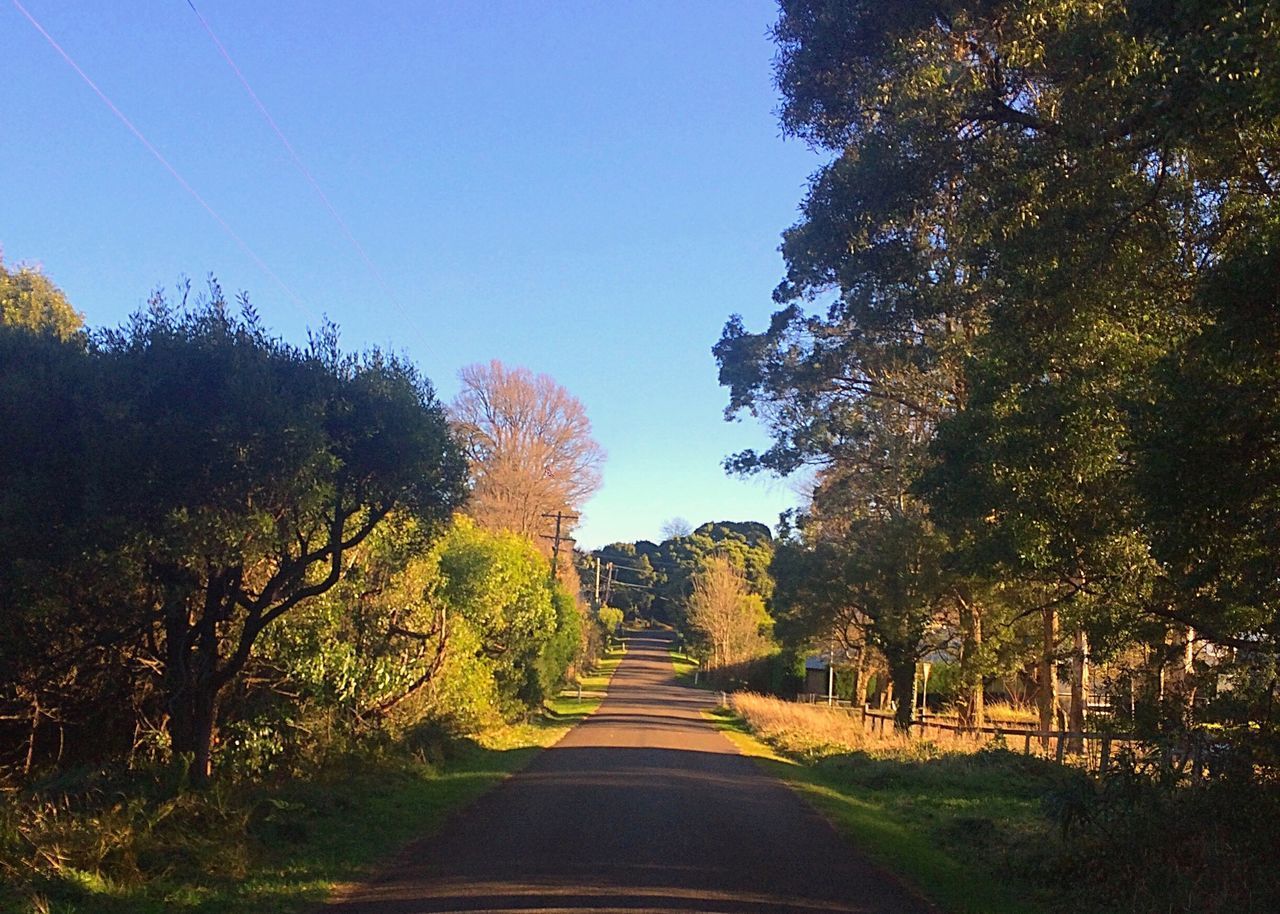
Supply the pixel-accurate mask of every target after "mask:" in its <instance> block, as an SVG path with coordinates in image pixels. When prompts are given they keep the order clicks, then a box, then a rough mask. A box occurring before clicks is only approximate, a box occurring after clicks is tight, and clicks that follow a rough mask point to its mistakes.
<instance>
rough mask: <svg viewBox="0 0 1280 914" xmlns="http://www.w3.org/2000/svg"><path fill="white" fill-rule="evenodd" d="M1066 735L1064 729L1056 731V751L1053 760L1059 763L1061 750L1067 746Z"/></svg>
mask: <svg viewBox="0 0 1280 914" xmlns="http://www.w3.org/2000/svg"><path fill="white" fill-rule="evenodd" d="M1066 736H1067V734H1066V731H1064V730H1059V731H1058V753H1057V755H1056V756H1055V758H1054V761H1056V762H1057V763H1058V764H1059V765H1061V764H1062V755H1063V750H1065V749H1066V747H1067V743H1066Z"/></svg>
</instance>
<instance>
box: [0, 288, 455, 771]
mask: <svg viewBox="0 0 1280 914" xmlns="http://www.w3.org/2000/svg"><path fill="white" fill-rule="evenodd" d="M87 358H88V361H89V363H90V369H89V372H88V395H87V396H86V394H85V392H84V390H82V389H75V388H71V389H63V390H59V391H57V392H56V394H55V395H56V396H57V397H59V398H65V399H66V400H68V401H71V402H75V401H77V400H78V399H80V400H82V401H87V402H88V403H89V404H91V408H87V409H84V410H83V411H82V413H81V416H82V420H83V421H82V426H81V429H80V432H79V439H78V445H79V447H80V450H79V451H78V453H77V454H76V456H77V457H79V458H81V460H82V463H81V466H80V468H79V475H80V476H82V477H83V478H84V479H85V484H84V487H83V489H81V490H80V491H81V493H82V496H83V497H82V499H81V500H80V501H79V503H78V504H76V505H75V506H74V509H75V512H76V513H77V514H78V515H79V519H78V521H77V523H75V524H73V525H72V528H71V530H70V531H69V532H68V533H67V536H68V539H69V541H70V542H72V543H78V544H85V545H87V546H90V547H91V548H90V549H89V550H88V551H87V552H86V553H85V554H84V560H83V561H82V562H81V563H80V564H81V568H77V569H72V570H71V571H70V572H69V573H70V576H71V578H72V581H73V582H74V583H76V584H78V585H79V586H80V587H81V588H82V592H81V593H79V594H78V595H77V596H78V599H74V600H68V601H66V605H67V606H68V607H70V608H71V609H69V610H68V611H69V612H71V613H72V615H74V616H83V617H85V618H89V619H93V620H95V621H94V625H95V627H98V628H100V629H102V631H101V633H100V636H99V637H97V638H95V639H91V640H90V641H89V644H90V645H92V644H94V643H95V642H96V643H98V644H104V643H105V644H107V645H112V646H114V647H115V648H116V649H117V650H121V649H125V650H126V652H127V654H128V655H129V656H130V657H131V658H133V660H134V662H136V663H137V664H138V666H139V667H141V668H144V669H147V670H149V671H151V672H152V673H153V674H154V677H155V683H156V686H157V688H158V689H159V690H160V692H161V693H162V695H163V709H164V713H165V714H166V715H167V719H168V723H167V730H168V734H169V737H170V740H171V744H172V748H173V750H174V751H175V752H176V753H181V754H188V755H190V756H191V757H192V759H193V768H192V771H193V775H194V776H195V777H196V778H197V779H201V778H204V777H207V776H208V774H209V772H210V769H211V759H212V747H213V741H214V735H215V733H216V730H217V726H218V720H219V703H220V699H221V697H222V696H223V695H224V693H225V692H226V691H227V689H228V687H229V686H230V685H231V684H233V683H235V682H236V681H237V679H238V677H239V676H240V674H241V672H242V671H243V670H244V668H245V665H246V663H247V662H248V661H249V659H250V657H251V656H252V653H253V649H254V645H255V643H256V642H257V640H258V637H259V636H260V635H261V634H262V632H263V631H264V629H266V628H267V627H268V626H269V625H272V624H273V623H276V622H277V620H281V619H283V618H284V617H286V616H287V614H289V613H290V612H292V611H293V610H295V609H296V608H297V607H298V606H299V605H300V604H302V603H304V602H305V601H307V600H309V599H312V598H314V597H317V596H319V595H321V594H323V593H325V592H326V591H327V590H329V589H330V588H331V587H333V586H334V585H335V584H336V583H338V581H339V580H340V579H341V576H342V570H343V567H344V560H345V559H346V558H347V556H348V555H349V552H350V550H351V549H353V548H355V547H357V546H359V545H360V544H361V543H362V542H364V541H365V539H366V538H367V537H368V536H369V535H370V534H372V533H373V531H374V530H376V529H377V528H378V526H379V525H380V524H382V523H383V521H384V520H385V519H386V518H387V517H388V516H389V515H390V514H391V513H392V512H394V511H401V512H404V513H405V514H406V515H408V516H412V517H415V518H416V519H417V520H418V521H419V522H420V523H421V524H422V525H423V527H424V529H430V528H432V527H433V526H435V525H438V524H440V523H441V522H443V521H444V520H445V519H447V517H448V516H449V513H450V512H451V511H452V510H453V509H454V508H455V507H456V506H457V505H458V504H460V503H461V500H462V496H463V480H464V477H465V466H464V463H463V460H462V456H461V454H460V452H459V450H458V448H457V447H456V445H455V444H454V443H453V441H452V439H451V438H450V437H449V434H448V428H447V425H446V422H445V418H444V415H443V412H442V410H441V409H440V407H439V405H438V404H437V403H436V401H435V398H434V396H433V394H432V393H431V389H430V387H429V386H428V384H427V383H426V382H425V381H424V380H423V379H421V378H420V377H419V376H418V375H417V374H416V372H415V371H414V370H413V369H412V367H410V366H408V365H406V364H404V363H402V362H400V361H399V360H398V359H395V358H391V357H388V356H385V355H382V354H379V353H372V354H370V355H368V356H365V357H355V356H349V355H344V354H343V353H342V352H341V351H340V350H339V348H338V345H337V340H336V333H334V332H333V331H332V330H327V331H326V332H324V333H322V334H320V335H319V336H317V337H315V338H313V340H312V343H311V345H310V347H309V348H308V349H306V350H300V349H296V348H294V347H291V346H289V345H287V344H285V343H283V342H281V341H280V340H278V339H276V338H273V337H272V336H270V335H269V334H268V333H267V332H266V331H265V330H264V329H263V328H262V327H261V325H260V324H259V322H258V320H257V317H256V315H255V314H254V312H253V311H252V309H251V308H249V307H248V305H247V302H246V303H244V308H243V316H239V317H237V316H234V315H233V314H232V313H231V312H230V309H229V307H228V305H227V303H226V301H225V300H224V298H223V297H222V294H221V291H220V290H219V289H218V287H217V286H216V284H215V285H213V286H212V287H211V291H210V297H209V299H208V300H207V301H205V302H203V303H197V304H196V305H194V306H193V307H189V308H188V307H184V308H173V307H171V306H169V305H168V304H167V303H166V302H165V301H164V300H163V299H162V298H161V297H159V296H157V297H156V298H155V299H154V300H153V301H152V303H151V307H150V309H149V310H148V311H146V312H143V313H139V314H137V315H135V316H134V317H133V318H132V319H131V320H130V322H129V323H127V324H126V325H125V326H123V327H121V328H119V329H117V330H113V331H107V332H104V333H101V334H98V335H97V336H95V337H94V339H93V341H92V347H91V350H90V352H89V353H88V355H87ZM26 445H27V442H25V441H20V440H17V439H15V438H8V439H6V442H5V447H7V448H12V449H13V452H15V453H18V454H21V453H22V450H21V449H22V448H24V447H25V446H26ZM59 469H61V467H60V466H59V465H55V466H54V467H51V468H50V470H51V471H53V472H57V471H58V470H59ZM104 570H105V571H109V572H111V573H110V574H109V575H107V574H103V573H102V572H103V571H104ZM86 576H89V577H91V578H94V579H96V580H91V581H87V582H86V581H85V578H86ZM64 577H65V575H64ZM64 663H65V665H66V666H68V667H71V666H74V657H71V658H64Z"/></svg>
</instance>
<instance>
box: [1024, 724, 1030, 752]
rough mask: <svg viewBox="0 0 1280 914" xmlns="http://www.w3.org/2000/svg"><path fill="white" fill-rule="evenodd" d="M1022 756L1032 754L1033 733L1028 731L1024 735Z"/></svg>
mask: <svg viewBox="0 0 1280 914" xmlns="http://www.w3.org/2000/svg"><path fill="white" fill-rule="evenodd" d="M1022 754H1023V755H1030V754H1031V731H1030V730H1028V731H1027V732H1026V733H1025V734H1024V735H1023V738H1022Z"/></svg>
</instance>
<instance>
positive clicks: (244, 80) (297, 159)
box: [187, 0, 434, 350]
mask: <svg viewBox="0 0 1280 914" xmlns="http://www.w3.org/2000/svg"><path fill="white" fill-rule="evenodd" d="M187 6H188V7H190V8H191V12H192V13H194V14H195V16H196V19H198V20H199V21H200V25H201V26H202V27H203V28H204V30H205V33H206V34H207V35H208V36H209V39H210V40H211V41H212V42H213V44H214V47H216V48H217V49H218V53H219V54H220V55H221V56H222V59H223V60H224V61H226V63H227V66H229V67H230V68H231V72H232V73H234V74H235V76H236V79H237V80H239V81H240V85H241V86H242V87H243V88H244V91H245V92H246V93H248V95H249V98H250V99H251V100H252V101H253V104H254V106H255V107H256V108H257V109H258V113H259V114H261V115H262V118H263V120H265V121H266V122H267V125H268V126H270V128H271V130H272V132H273V133H275V135H276V137H277V138H278V139H279V140H280V143H281V145H283V146H284V148H285V150H286V151H287V152H288V153H289V158H290V159H291V160H292V161H293V164H294V167H296V168H297V169H298V172H299V173H300V174H301V175H302V177H303V178H305V179H306V182H307V184H309V185H310V186H311V190H312V191H313V192H314V193H315V195H316V197H317V198H319V200H320V202H321V203H322V204H323V205H324V208H325V209H326V210H327V211H328V213H329V216H330V217H331V218H332V219H333V221H334V222H335V223H337V225H338V228H339V229H341V230H342V234H343V236H344V237H345V238H346V240H347V242H348V243H349V244H350V245H351V247H352V248H353V249H354V250H355V252H356V254H357V255H358V256H359V258H360V260H361V262H362V263H363V264H364V265H365V268H366V269H368V271H369V273H370V275H371V276H373V278H374V281H375V282H377V284H378V285H379V286H380V287H381V288H382V291H383V294H385V295H386V296H387V299H388V300H389V301H390V302H391V304H392V306H393V307H394V308H395V309H396V310H397V311H399V312H400V316H401V317H403V318H404V319H405V320H406V321H407V322H408V324H409V327H411V328H413V329H414V331H415V335H416V336H417V337H418V340H419V342H421V343H422V346H423V348H424V349H427V350H430V349H432V348H434V347H432V346H431V345H430V344H429V343H428V342H427V340H426V338H425V337H424V336H423V335H422V334H421V332H418V325H417V323H416V322H415V321H414V319H413V317H412V316H411V315H410V314H409V312H408V309H406V308H405V306H404V305H403V304H402V303H401V302H400V299H399V297H398V296H397V295H396V293H395V292H394V291H393V290H392V288H391V285H390V283H388V282H387V279H386V277H385V276H384V275H383V274H382V271H381V270H379V269H378V267H377V264H375V263H374V262H373V258H372V257H370V256H369V253H368V251H366V250H365V248H364V245H362V244H361V243H360V241H359V240H358V239H357V238H356V236H355V233H354V232H352V231H351V227H350V226H349V225H348V224H347V221H346V220H345V219H343V218H342V216H341V214H339V212H338V209H337V207H336V206H334V205H333V202H332V201H331V200H330V199H329V197H328V195H327V194H326V193H325V192H324V190H323V189H322V188H321V187H320V182H319V181H317V180H316V177H315V175H313V174H312V173H311V169H309V168H307V166H306V163H304V162H303V161H302V156H301V155H299V154H298V150H297V149H295V148H294V146H293V143H291V142H289V138H288V137H287V136H285V133H284V130H282V129H281V127H280V125H279V124H278V123H277V122H276V119H275V118H274V117H272V116H271V112H270V111H268V110H267V106H266V104H265V103H264V102H263V101H262V99H261V98H260V97H259V95H258V93H257V92H256V91H254V88H253V86H252V85H250V83H249V79H248V77H247V76H245V75H244V71H243V70H241V69H240V66H239V65H238V64H237V63H236V62H235V59H234V58H233V57H232V56H231V52H229V51H228V50H227V48H226V46H225V45H224V44H223V43H222V40H221V39H219V38H218V35H217V33H216V32H214V30H213V26H211V25H210V24H209V21H208V20H207V19H205V18H204V16H203V15H202V14H201V12H200V10H198V9H196V5H195V3H194V0H187Z"/></svg>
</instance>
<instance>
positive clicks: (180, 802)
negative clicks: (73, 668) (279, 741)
mask: <svg viewBox="0 0 1280 914" xmlns="http://www.w3.org/2000/svg"><path fill="white" fill-rule="evenodd" d="M620 662H621V654H620V653H618V654H615V655H612V656H609V657H607V658H606V659H605V660H603V661H602V662H601V663H600V664H599V666H598V667H597V668H596V670H594V671H593V672H592V673H591V674H590V675H588V676H586V677H584V679H583V688H584V689H590V690H591V691H593V692H596V693H601V692H603V691H604V689H606V688H607V686H608V683H609V679H610V678H611V677H612V675H613V672H614V671H615V670H616V669H617V667H618V664H619V663H620ZM574 694H576V692H575V693H574ZM574 694H570V693H568V692H565V693H562V694H561V695H560V696H557V697H556V698H554V699H552V700H551V701H549V702H547V705H546V707H545V708H544V713H543V714H542V715H540V716H538V717H536V718H534V719H532V720H530V721H528V722H526V723H518V724H512V725H508V726H502V727H497V728H493V729H491V730H489V731H486V732H485V733H483V734H481V735H479V736H477V737H473V738H467V739H463V740H454V741H452V742H449V743H448V744H447V746H446V749H445V751H444V755H443V758H440V757H436V758H435V759H434V760H433V761H432V762H425V761H422V760H420V759H417V758H414V757H413V755H412V754H411V753H409V752H408V751H405V750H404V749H403V748H400V747H392V748H391V749H388V750H386V751H385V752H383V753H381V754H373V753H370V754H368V755H361V756H352V757H350V758H348V759H345V760H344V761H342V762H341V763H337V764H334V765H331V766H330V767H329V768H327V769H325V770H324V771H323V772H321V773H319V774H317V775H315V776H313V777H310V778H306V779H292V780H287V781H284V782H282V783H280V784H276V785H273V786H270V787H267V786H252V787H244V788H238V789H215V790H212V791H208V792H207V793H205V794H192V795H183V796H181V797H179V798H178V799H177V800H176V801H175V800H163V799H156V800H153V801H151V802H150V803H146V802H144V801H142V800H140V799H138V798H132V797H124V796H122V797H121V802H122V803H130V802H132V803H137V804H142V805H145V806H147V811H146V812H144V813H141V814H137V813H134V814H133V815H132V817H131V818H130V817H128V816H126V815H124V814H122V813H119V811H116V810H113V811H112V813H111V814H109V815H116V816H117V819H116V820H111V821H118V823H119V824H117V825H116V826H115V827H117V828H124V827H126V826H125V825H124V824H123V823H125V822H128V823H130V824H129V825H128V826H127V827H131V828H135V829H138V830H140V831H141V830H142V829H141V828H140V826H139V823H141V822H151V823H155V824H156V828H157V833H156V834H155V835H154V836H147V835H142V836H138V835H133V836H131V837H132V839H133V840H132V841H131V842H122V846H125V847H126V848H127V849H126V850H125V851H124V853H128V854H130V855H132V856H135V857H137V859H136V860H131V861H130V862H129V864H128V865H127V866H122V865H121V862H120V860H119V859H117V858H115V857H112V856H111V853H115V854H117V856H118V854H119V853H120V852H119V851H113V852H111V853H109V854H108V855H107V856H106V858H105V859H104V861H103V866H101V867H100V868H98V869H97V870H96V871H87V870H83V869H74V868H72V867H71V866H69V865H64V866H61V867H57V868H55V867H53V866H51V865H45V866H43V867H42V872H41V874H40V875H38V876H36V877H34V878H32V877H31V876H30V874H29V873H28V874H27V875H24V876H22V877H21V878H18V870H16V869H8V870H6V863H7V861H6V860H5V856H6V855H7V854H8V853H9V852H10V851H11V850H12V849H13V845H16V844H18V843H20V841H21V839H20V838H18V837H17V832H16V830H10V829H8V828H6V827H5V819H4V816H3V813H4V810H3V809H0V912H5V914H46V912H47V914H168V912H173V914H215V912H217V914H222V912H226V914H249V912H268V911H269V912H280V914H290V912H301V911H305V910H308V909H310V908H312V907H313V906H314V905H316V904H317V903H319V902H320V901H322V900H323V899H325V898H326V897H327V896H328V895H329V894H330V892H331V891H332V890H333V888H334V887H335V885H338V884H341V883H346V882H352V881H357V880H359V879H361V878H364V877H366V876H368V875H369V874H370V873H371V872H373V871H374V869H376V867H377V865H378V864H379V862H381V861H384V860H386V859H387V858H389V857H390V856H391V855H392V854H393V853H394V852H395V851H396V850H398V849H399V848H401V847H403V846H404V845H405V844H406V843H408V842H409V841H411V840H413V839H415V838H421V837H423V836H425V835H429V834H431V833H432V832H433V831H435V830H437V829H438V828H439V827H440V826H441V825H442V824H443V823H444V822H445V821H446V820H447V819H448V818H449V817H450V816H451V815H452V814H454V813H456V812H457V811H458V810H461V809H463V808H465V807H466V806H467V805H469V804H470V803H472V802H473V801H475V800H476V799H477V798H478V797H479V796H480V795H481V794H483V793H485V792H486V791H488V790H490V789H492V788H493V787H494V786H495V785H497V784H498V783H500V782H501V781H502V780H504V779H505V778H507V777H509V776H510V775H511V774H512V773H514V772H516V771H519V770H520V769H521V768H523V767H525V766H526V765H527V764H528V763H529V762H530V761H531V760H532V758H533V757H534V755H536V754H537V753H538V752H539V751H541V749H543V748H544V747H547V746H550V745H552V744H554V743H555V742H557V741H558V740H559V739H560V738H561V737H562V736H563V735H564V734H565V733H567V732H568V731H569V729H570V728H571V727H572V726H573V725H574V724H576V723H577V722H578V721H580V720H582V719H583V718H584V717H586V716H587V715H589V714H590V713H591V712H592V711H594V710H595V709H596V707H598V706H599V704H600V702H601V700H602V698H601V697H600V696H599V695H598V694H597V695H595V696H593V697H590V698H587V697H584V698H583V700H581V701H579V700H577V699H576V697H574ZM175 804H176V805H175ZM156 810H161V812H157V811H156ZM166 810H167V812H166ZM108 819H109V816H108V815H95V817H93V818H91V819H87V820H84V821H81V822H76V823H74V826H73V827H72V828H71V829H70V830H69V831H64V832H62V834H63V835H65V836H66V840H67V841H68V842H91V841H92V840H94V839H93V838H92V837H91V834H90V833H91V830H94V829H104V828H106V827H108V825H107V823H108ZM165 829H168V835H167V836H166V834H165V833H163V832H164V830H165ZM202 832H203V833H202ZM48 833H49V832H46V833H45V834H48ZM11 842H12V844H11ZM7 844H10V845H11V846H9V847H6V845H7ZM139 848H141V851H139V850H138V849H139ZM45 850H47V851H49V852H50V853H54V852H55V847H53V846H50V847H47V848H45ZM124 871H128V872H131V873H132V876H131V877H130V878H127V879H126V878H122V877H120V875H119V874H120V873H122V872H124ZM112 872H114V873H116V874H117V878H116V879H112V878H110V877H108V876H105V875H102V874H103V873H112ZM20 884H21V888H20V887H19V885H20Z"/></svg>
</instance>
